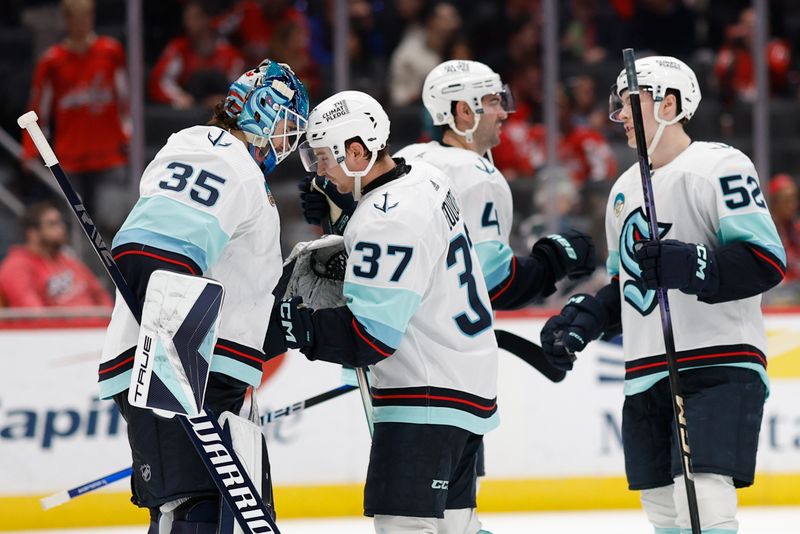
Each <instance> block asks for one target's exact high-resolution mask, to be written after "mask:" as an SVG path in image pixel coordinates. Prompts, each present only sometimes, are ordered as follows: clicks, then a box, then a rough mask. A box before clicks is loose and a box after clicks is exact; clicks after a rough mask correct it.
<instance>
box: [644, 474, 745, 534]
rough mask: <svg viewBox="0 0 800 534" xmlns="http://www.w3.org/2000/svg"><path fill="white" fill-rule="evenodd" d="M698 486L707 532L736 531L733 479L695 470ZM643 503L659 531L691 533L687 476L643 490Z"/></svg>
mask: <svg viewBox="0 0 800 534" xmlns="http://www.w3.org/2000/svg"><path fill="white" fill-rule="evenodd" d="M694 487H695V492H696V493H697V508H698V511H699V515H700V526H701V528H702V531H703V534H735V533H736V532H738V530H739V522H738V521H737V520H736V507H737V498H736V488H735V487H734V486H733V479H732V478H731V477H728V476H724V475H715V474H711V473H695V475H694ZM641 493H642V494H641V498H642V506H643V507H644V511H645V513H646V514H647V519H649V520H650V523H651V524H652V525H653V527H654V528H655V534H691V532H692V529H691V522H690V520H689V501H688V500H687V498H686V485H685V484H684V481H683V476H679V477H677V478H675V483H674V484H671V485H669V486H662V487H660V488H654V489H649V490H643V491H642V492H641Z"/></svg>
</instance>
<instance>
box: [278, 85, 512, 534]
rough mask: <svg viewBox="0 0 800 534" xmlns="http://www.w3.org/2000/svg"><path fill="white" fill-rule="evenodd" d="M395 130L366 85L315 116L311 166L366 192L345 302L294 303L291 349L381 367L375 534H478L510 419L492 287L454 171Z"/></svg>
mask: <svg viewBox="0 0 800 534" xmlns="http://www.w3.org/2000/svg"><path fill="white" fill-rule="evenodd" d="M388 136H389V119H388V117H387V116H386V113H385V112H384V110H383V109H382V108H381V106H380V105H379V104H378V103H377V102H376V101H375V100H374V99H373V98H372V97H370V96H368V95H366V94H364V93H360V92H357V91H345V92H342V93H338V94H336V95H334V96H332V97H330V98H328V99H327V100H325V101H324V102H322V103H321V104H320V105H319V106H317V107H316V108H314V110H312V112H311V114H310V116H309V129H308V132H307V143H304V144H303V145H301V148H300V154H301V157H302V158H303V160H304V164H305V165H306V167H307V170H310V171H315V172H316V173H317V174H319V175H321V176H324V177H326V178H328V179H329V180H331V181H332V182H333V183H334V184H335V185H336V187H337V188H338V190H339V191H340V192H342V193H349V192H354V193H355V197H356V198H359V199H360V200H359V202H358V206H357V207H356V208H355V211H354V213H353V215H352V218H351V219H350V222H349V224H348V225H347V227H346V229H345V232H344V244H345V249H346V251H347V252H348V255H349V257H348V260H347V271H346V275H345V280H344V295H345V297H346V298H347V305H346V306H342V307H339V308H328V309H316V310H312V309H310V308H307V307H305V306H304V305H303V304H302V299H301V298H300V297H292V298H287V299H285V300H284V301H283V302H282V304H281V315H282V317H283V318H284V320H285V321H286V324H287V330H286V339H287V344H288V346H290V347H296V348H300V349H301V350H302V352H303V353H304V354H305V355H306V356H307V357H308V358H309V359H311V360H324V361H329V362H334V363H340V364H344V365H349V366H353V367H363V366H369V367H370V375H371V382H372V388H371V393H372V403H373V405H374V423H375V424H374V436H373V442H372V449H371V453H370V463H369V469H368V473H367V482H366V488H365V498H364V508H365V514H366V515H368V516H373V517H374V524H375V530H376V532H379V533H400V532H414V533H419V532H428V533H437V532H439V533H445V532H446V533H453V534H456V533H457V534H476V533H478V532H480V531H481V527H480V522H479V521H478V519H477V517H476V514H475V476H476V475H475V468H476V458H477V450H478V448H479V446H480V443H481V441H482V437H483V434H485V433H486V432H488V431H490V430H492V429H493V428H495V427H496V426H497V424H498V416H497V404H496V386H497V344H496V341H495V338H494V334H493V331H492V313H491V307H490V306H491V305H490V303H489V295H488V291H487V289H486V284H485V283H484V281H483V277H482V276H481V272H480V265H479V262H478V256H477V254H476V252H475V250H474V247H473V245H472V241H471V240H470V236H469V233H468V232H467V229H466V227H465V225H464V221H463V219H462V216H461V210H460V206H459V203H458V201H457V199H456V196H455V193H454V191H453V189H452V188H451V185H450V182H449V180H448V178H447V177H446V176H445V175H444V174H443V173H442V172H441V171H440V170H438V169H436V168H435V167H433V166H431V165H429V164H427V163H424V162H414V163H412V164H407V163H406V162H405V161H404V160H403V159H402V158H394V159H393V158H392V157H391V156H390V155H389V154H388V152H387V150H386V143H387V139H388Z"/></svg>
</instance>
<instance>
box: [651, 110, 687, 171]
mask: <svg viewBox="0 0 800 534" xmlns="http://www.w3.org/2000/svg"><path fill="white" fill-rule="evenodd" d="M661 102H663V100H659V101H658V102H655V103H654V104H653V115H655V118H656V122H658V129H657V130H656V134H655V135H654V136H653V142H652V143H650V146H649V147H647V155H648V156H650V157H652V156H653V152H655V151H656V147H657V146H658V142H659V141H661V136H662V135H663V134H664V129H665V128H666V127H667V126H671V125H673V124H675V123H676V122H678V121H679V120H681V119H682V118H684V117H685V116H686V112H685V111H681V112H680V113H678V114H677V115H676V116H675V118H673V119H672V120H671V121H668V120H664V119H662V118H661V116H660V114H659V111H660V110H661Z"/></svg>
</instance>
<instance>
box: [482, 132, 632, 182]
mask: <svg viewBox="0 0 800 534" xmlns="http://www.w3.org/2000/svg"><path fill="white" fill-rule="evenodd" d="M545 132H546V130H545V127H544V126H543V125H541V124H536V125H529V124H527V123H525V122H519V121H514V122H507V123H506V124H504V125H503V129H502V132H501V134H500V145H499V146H497V147H495V148H494V149H492V155H493V156H494V163H495V165H497V168H498V169H500V170H501V171H502V172H503V174H506V175H514V174H517V175H523V176H533V175H534V174H535V173H536V171H538V170H539V169H541V168H542V167H544V166H545V165H546V164H547V144H546V141H545ZM557 151H558V160H559V164H560V165H562V166H563V167H565V168H566V169H567V171H568V172H569V174H570V176H571V177H572V180H573V182H574V183H575V185H577V186H580V184H582V183H583V182H585V181H587V180H589V181H598V180H607V179H611V178H614V177H615V176H616V175H617V161H616V159H615V158H614V153H613V151H612V150H611V147H610V146H609V145H608V142H606V140H605V138H604V137H603V135H602V134H601V133H600V132H598V131H596V130H593V129H592V128H587V127H586V126H576V127H575V128H573V129H572V130H571V131H570V132H569V133H568V134H567V135H566V136H562V137H561V138H560V139H559V141H558V147H557Z"/></svg>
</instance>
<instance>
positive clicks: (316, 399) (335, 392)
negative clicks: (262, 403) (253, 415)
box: [261, 384, 356, 425]
mask: <svg viewBox="0 0 800 534" xmlns="http://www.w3.org/2000/svg"><path fill="white" fill-rule="evenodd" d="M354 389H356V386H351V385H349V384H344V385H342V386H339V387H338V388H336V389H332V390H330V391H326V392H325V393H320V394H319V395H314V396H313V397H311V398H308V399H306V400H304V401H300V402H295V403H294V404H290V405H289V406H286V407H285V408H280V409H278V410H272V411H271V412H269V413H267V414H264V415H262V416H261V424H262V425H267V424H269V423H274V422H275V421H277V420H278V419H280V418H281V417H286V416H289V415H294V414H296V413H298V412H302V411H303V410H305V409H307V408H311V407H312V406H316V405H317V404H322V403H323V402H325V401H328V400H331V399H335V398H336V397H339V396H341V395H344V394H345V393H349V392H351V391H353V390H354Z"/></svg>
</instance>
